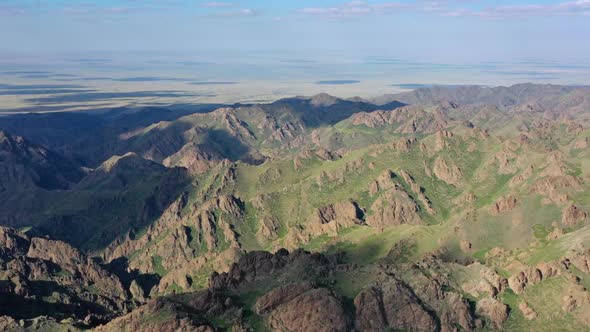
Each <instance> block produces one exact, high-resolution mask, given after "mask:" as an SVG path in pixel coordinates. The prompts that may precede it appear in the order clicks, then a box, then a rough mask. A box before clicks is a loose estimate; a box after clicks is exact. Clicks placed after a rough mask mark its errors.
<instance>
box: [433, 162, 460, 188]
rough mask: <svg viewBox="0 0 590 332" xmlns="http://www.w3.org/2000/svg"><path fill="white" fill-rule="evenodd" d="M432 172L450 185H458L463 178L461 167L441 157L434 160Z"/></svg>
mask: <svg viewBox="0 0 590 332" xmlns="http://www.w3.org/2000/svg"><path fill="white" fill-rule="evenodd" d="M432 172H433V173H434V175H435V176H436V177H437V178H439V179H440V180H442V181H444V182H446V183H448V184H450V185H452V186H458V185H459V184H460V183H461V180H462V179H463V173H462V172H461V169H459V167H457V165H455V164H454V163H453V162H450V161H447V160H445V159H443V158H441V157H438V158H437V159H436V160H435V161H434V166H433V167H432Z"/></svg>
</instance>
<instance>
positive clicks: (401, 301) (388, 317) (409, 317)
mask: <svg viewBox="0 0 590 332" xmlns="http://www.w3.org/2000/svg"><path fill="white" fill-rule="evenodd" d="M354 305H355V308H356V322H355V326H356V328H357V329H358V330H360V331H384V330H387V329H395V330H408V331H435V330H437V329H439V324H438V322H437V320H436V317H435V316H434V315H433V314H432V313H431V312H430V311H429V310H428V309H427V308H426V307H425V306H424V305H423V304H422V303H421V301H420V299H419V298H418V297H416V295H415V294H414V292H413V291H412V289H411V288H409V287H408V286H407V285H405V284H404V283H403V282H401V281H398V280H389V281H388V282H386V283H383V284H380V285H377V286H374V287H372V288H369V289H366V290H363V291H361V292H360V293H359V294H358V295H357V296H356V298H355V299H354Z"/></svg>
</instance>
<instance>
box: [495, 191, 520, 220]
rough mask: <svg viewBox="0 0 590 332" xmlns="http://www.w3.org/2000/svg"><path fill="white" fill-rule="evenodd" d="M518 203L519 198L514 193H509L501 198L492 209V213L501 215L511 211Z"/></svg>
mask: <svg viewBox="0 0 590 332" xmlns="http://www.w3.org/2000/svg"><path fill="white" fill-rule="evenodd" d="M517 205H518V199H517V198H516V197H515V196H514V195H508V196H504V197H502V198H500V199H499V200H498V201H496V203H494V205H492V207H491V209H490V213H491V214H492V215H499V214H501V213H505V212H508V211H511V210H513V209H515V208H516V206H517Z"/></svg>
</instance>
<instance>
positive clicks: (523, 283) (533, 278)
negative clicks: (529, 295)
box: [508, 262, 561, 294]
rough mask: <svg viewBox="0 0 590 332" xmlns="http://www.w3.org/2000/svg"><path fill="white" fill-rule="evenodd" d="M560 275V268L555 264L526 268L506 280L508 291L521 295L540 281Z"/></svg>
mask: <svg viewBox="0 0 590 332" xmlns="http://www.w3.org/2000/svg"><path fill="white" fill-rule="evenodd" d="M559 274H561V267H560V266H559V264H558V263H556V262H548V263H539V264H538V265H537V266H536V267H528V268H526V269H524V270H523V271H520V272H518V273H515V274H513V275H512V276H511V277H510V278H508V285H509V286H510V289H512V290H513V291H514V293H516V294H520V293H522V292H523V291H524V290H525V288H526V287H527V286H529V285H534V284H538V283H539V282H541V281H542V280H545V279H548V278H552V277H554V276H557V275H559Z"/></svg>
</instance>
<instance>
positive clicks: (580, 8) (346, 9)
mask: <svg viewBox="0 0 590 332" xmlns="http://www.w3.org/2000/svg"><path fill="white" fill-rule="evenodd" d="M479 2H481V1H479ZM465 3H466V2H465V1H414V2H383V3H370V2H368V1H350V2H346V3H342V4H340V5H337V6H330V7H305V8H302V9H299V10H298V12H299V13H300V14H305V15H309V16H315V17H323V18H350V17H358V16H367V15H385V14H394V13H400V12H430V13H436V14H438V15H440V16H447V17H463V16H465V17H467V16H471V17H483V18H510V17H527V16H557V15H561V16H563V15H584V16H589V15H590V0H577V1H567V2H561V3H556V4H528V5H503V6H495V7H489V8H482V9H466V8H461V7H457V6H458V5H464V4H465ZM469 3H470V4H472V5H475V4H477V3H478V1H470V2H469Z"/></svg>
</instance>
